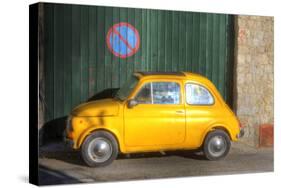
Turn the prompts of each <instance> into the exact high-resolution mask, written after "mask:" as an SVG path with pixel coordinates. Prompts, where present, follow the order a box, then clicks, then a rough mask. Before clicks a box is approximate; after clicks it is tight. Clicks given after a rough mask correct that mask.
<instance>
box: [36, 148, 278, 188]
mask: <svg viewBox="0 0 281 188" xmlns="http://www.w3.org/2000/svg"><path fill="white" fill-rule="evenodd" d="M271 171H273V149H272V148H263V149H254V148H251V147H248V146H245V145H243V144H240V143H238V144H233V145H232V149H231V151H230V153H229V155H228V156H227V157H226V158H225V159H223V160H220V161H207V160H205V159H204V158H203V157H202V155H201V154H200V153H193V152H183V151H179V152H168V153H166V154H165V155H163V154H160V153H146V154H134V155H130V156H125V155H121V156H119V157H118V159H117V160H115V161H114V162H113V163H112V164H111V165H109V166H106V167H100V168H89V167H87V166H86V165H85V164H84V163H83V161H82V159H81V157H80V154H79V152H75V151H71V150H69V149H67V148H65V147H64V145H63V144H61V143H52V144H48V145H46V146H44V147H41V148H40V157H39V183H40V184H41V185H52V184H68V183H83V182H87V183H89V182H108V181H126V180H143V179H155V178H174V177H190V176H206V175H223V174H238V173H258V172H271Z"/></svg>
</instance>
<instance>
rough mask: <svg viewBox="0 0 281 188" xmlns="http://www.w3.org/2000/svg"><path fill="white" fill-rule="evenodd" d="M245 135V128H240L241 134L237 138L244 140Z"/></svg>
mask: <svg viewBox="0 0 281 188" xmlns="http://www.w3.org/2000/svg"><path fill="white" fill-rule="evenodd" d="M244 134H245V131H244V129H243V128H240V131H239V133H238V134H237V135H236V137H237V138H242V137H243V136H244Z"/></svg>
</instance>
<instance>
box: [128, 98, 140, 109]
mask: <svg viewBox="0 0 281 188" xmlns="http://www.w3.org/2000/svg"><path fill="white" fill-rule="evenodd" d="M137 104H138V101H136V100H135V99H130V100H129V101H128V108H133V107H134V106H136V105H137Z"/></svg>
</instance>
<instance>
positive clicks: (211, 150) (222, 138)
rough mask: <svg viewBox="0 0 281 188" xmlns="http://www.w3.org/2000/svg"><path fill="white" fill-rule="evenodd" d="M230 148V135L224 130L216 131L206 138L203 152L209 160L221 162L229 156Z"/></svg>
mask: <svg viewBox="0 0 281 188" xmlns="http://www.w3.org/2000/svg"><path fill="white" fill-rule="evenodd" d="M230 146H231V142H230V138H229V136H228V134H227V133H226V132H225V131H223V130H214V131H212V132H210V133H208V135H207V136H206V138H205V141H204V145H203V152H204V155H205V157H206V158H207V159H208V160H212V161H213V160H219V159H222V158H224V157H225V156H226V155H227V154H228V152H229V150H230Z"/></svg>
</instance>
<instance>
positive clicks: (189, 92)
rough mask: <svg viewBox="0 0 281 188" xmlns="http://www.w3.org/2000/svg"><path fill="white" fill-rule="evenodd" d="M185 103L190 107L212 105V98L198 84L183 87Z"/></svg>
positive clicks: (207, 91)
mask: <svg viewBox="0 0 281 188" xmlns="http://www.w3.org/2000/svg"><path fill="white" fill-rule="evenodd" d="M185 93H186V102H187V103H188V104H191V105H212V104H214V98H213V96H212V95H211V93H210V91H209V90H208V89H206V88H205V87H203V86H200V85H198V84H191V83H188V84H186V85H185Z"/></svg>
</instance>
